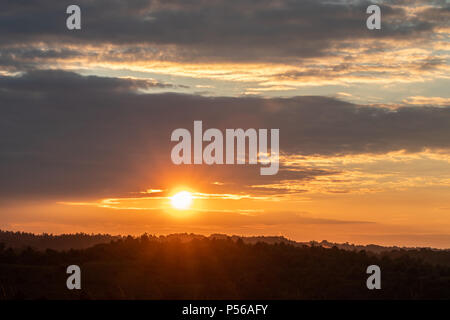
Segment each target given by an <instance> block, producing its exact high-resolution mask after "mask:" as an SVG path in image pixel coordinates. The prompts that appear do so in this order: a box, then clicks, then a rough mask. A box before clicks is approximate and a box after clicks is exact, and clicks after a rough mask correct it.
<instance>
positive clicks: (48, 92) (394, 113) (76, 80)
mask: <svg viewBox="0 0 450 320" xmlns="http://www.w3.org/2000/svg"><path fill="white" fill-rule="evenodd" d="M145 85H146V84H145V83H142V82H139V81H138V82H137V81H135V80H128V79H111V78H102V77H83V76H80V75H78V74H75V73H69V72H63V71H34V72H29V73H27V74H24V75H22V76H20V77H0V193H1V194H2V196H3V197H15V196H20V195H27V196H31V195H33V194H35V195H41V196H42V195H43V194H44V195H59V196H68V195H81V194H84V195H91V196H94V195H106V196H110V195H111V194H114V193H116V192H117V193H119V192H122V193H123V192H128V191H137V190H144V189H145V188H146V187H149V186H154V187H156V186H164V183H166V182H167V181H174V180H175V181H177V182H183V181H187V182H188V181H192V179H194V180H195V181H196V183H198V184H202V183H204V184H208V183H211V182H213V181H227V182H230V183H235V184H237V185H240V186H241V187H242V186H243V185H245V184H248V185H251V184H253V183H270V182H274V181H279V180H283V179H298V180H300V179H311V178H314V177H315V176H318V175H324V174H332V172H327V171H323V170H310V169H307V168H305V170H299V171H286V170H283V168H282V170H281V171H280V172H279V174H278V175H276V176H270V177H262V176H259V169H258V168H256V167H254V166H252V167H248V166H243V167H239V166H231V167H230V166H213V167H196V166H179V167H177V166H174V165H172V164H171V160H170V151H171V148H172V147H173V145H174V143H171V142H170V134H171V132H172V131H173V130H174V129H176V128H188V129H190V130H192V126H193V121H194V120H203V124H204V128H210V127H213V128H219V129H222V130H224V129H225V128H239V127H241V128H250V127H253V128H280V147H281V151H282V152H284V153H286V154H294V153H295V154H304V155H312V154H317V155H336V154H357V153H384V152H388V151H394V150H401V149H404V150H407V151H410V152H414V151H419V150H422V149H424V148H449V147H450V108H435V107H420V108H417V107H403V108H399V109H396V110H391V109H386V108H378V107H369V106H358V105H354V104H350V103H346V102H342V101H339V100H335V99H331V98H326V97H318V96H310V97H296V98H290V99H261V98H207V97H199V96H191V95H180V94H170V93H166V94H138V93H136V90H137V89H139V88H141V87H142V86H145ZM284 169H286V168H284Z"/></svg>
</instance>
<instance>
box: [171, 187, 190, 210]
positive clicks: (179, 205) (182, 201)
mask: <svg viewBox="0 0 450 320" xmlns="http://www.w3.org/2000/svg"><path fill="white" fill-rule="evenodd" d="M170 202H171V204H172V206H173V207H174V208H175V209H179V210H186V209H188V208H189V207H190V206H191V203H192V193H190V192H188V191H181V192H178V193H177V194H175V195H173V196H172V197H171V198H170Z"/></svg>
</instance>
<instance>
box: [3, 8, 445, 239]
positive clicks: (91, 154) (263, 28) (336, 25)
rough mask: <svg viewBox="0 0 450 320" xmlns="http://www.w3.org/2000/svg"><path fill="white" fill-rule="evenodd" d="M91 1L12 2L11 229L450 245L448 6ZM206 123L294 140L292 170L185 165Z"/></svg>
mask: <svg viewBox="0 0 450 320" xmlns="http://www.w3.org/2000/svg"><path fill="white" fill-rule="evenodd" d="M74 3H75V2H74ZM74 3H72V2H70V3H69V2H65V1H60V0H37V1H32V2H30V1H19V0H11V1H8V0H0V229H3V230H14V231H27V232H36V233H40V232H48V233H74V232H88V233H91V232H94V233H110V234H133V235H138V234H141V233H144V232H147V233H151V234H168V233H175V232H194V233H200V234H206V235H208V234H212V233H227V234H237V235H283V236H286V237H288V238H290V239H293V240H297V241H309V240H318V241H320V240H323V239H326V240H328V241H333V242H346V241H348V242H352V243H358V244H368V243H376V244H380V245H399V246H432V247H439V248H444V247H446V248H450V90H449V88H450V64H449V62H450V4H449V2H448V1H444V0H442V1H432V0H430V1H426V0H408V1H407V0H398V1H395V0H392V1H370V2H368V1H360V0H332V1H325V0H311V1H309V0H305V1H301V0H298V1H295V0H259V1H252V0H160V1H152V0H136V1H119V0H116V1H111V0H100V1H89V0H78V1H76V4H77V5H79V6H80V8H81V17H82V29H81V30H68V29H67V28H66V18H67V17H68V15H67V14H66V8H67V6H68V5H70V4H74ZM372 3H377V4H379V5H380V7H381V12H382V29H381V30H368V29H367V27H366V19H367V17H368V16H369V15H368V14H366V8H367V7H368V5H370V4H372ZM194 120H201V121H203V126H204V128H205V129H206V128H218V129H220V130H223V131H224V130H225V129H226V128H243V129H248V128H256V129H258V128H268V129H270V128H279V129H280V153H281V155H280V170H279V172H278V174H276V175H273V176H261V175H260V172H259V166H254V165H211V166H208V165H179V166H176V165H174V164H172V162H171V158H170V154H171V150H172V148H173V146H174V145H175V143H174V142H171V141H170V136H171V132H172V131H173V130H175V129H177V128H187V129H189V130H192V128H193V122H194ZM181 191H187V192H189V193H190V194H191V195H192V204H191V205H190V206H189V208H188V209H177V208H175V207H174V205H173V202H171V197H172V196H173V195H175V194H176V193H177V192H181Z"/></svg>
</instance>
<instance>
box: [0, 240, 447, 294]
mask: <svg viewBox="0 0 450 320" xmlns="http://www.w3.org/2000/svg"><path fill="white" fill-rule="evenodd" d="M72 264H75V265H79V266H80V267H81V275H82V277H81V278H82V281H81V282H82V289H81V290H68V289H67V287H66V279H67V277H68V276H69V275H67V274H66V268H67V266H69V265H72ZM372 264H375V265H379V266H380V268H381V284H382V289H381V290H368V289H367V287H366V279H367V277H368V276H369V275H367V274H366V268H367V266H369V265H372ZM0 299H450V252H449V251H434V250H430V249H422V250H390V251H384V252H382V253H377V254H375V253H373V252H368V251H349V250H343V249H338V248H336V247H335V248H323V247H320V246H313V247H311V246H303V245H295V244H285V243H281V244H268V243H263V242H259V243H253V244H248V243H244V242H243V241H242V240H239V239H238V240H236V239H231V238H225V239H212V238H193V239H191V240H189V241H182V240H180V239H177V238H164V239H162V238H157V237H148V236H146V235H145V236H142V237H139V238H131V237H128V238H119V239H116V240H113V241H112V242H110V243H101V244H97V245H94V246H92V247H89V248H85V249H77V250H73V249H72V250H66V251H56V250H51V249H47V250H36V249H31V248H28V249H21V250H19V249H17V248H15V249H12V248H8V247H7V246H6V245H0Z"/></svg>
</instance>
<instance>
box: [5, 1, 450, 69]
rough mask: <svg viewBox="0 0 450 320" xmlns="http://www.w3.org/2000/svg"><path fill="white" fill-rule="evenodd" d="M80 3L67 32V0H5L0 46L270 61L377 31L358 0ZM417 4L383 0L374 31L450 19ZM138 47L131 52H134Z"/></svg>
mask: <svg viewBox="0 0 450 320" xmlns="http://www.w3.org/2000/svg"><path fill="white" fill-rule="evenodd" d="M77 4H78V5H79V6H80V7H81V10H82V30H80V31H77V32H71V31H69V30H67V29H66V26H65V19H66V17H67V15H66V14H65V9H66V3H62V2H61V1H57V0H39V1H35V2H33V3H32V4H27V5H24V4H23V3H22V2H20V1H5V0H3V1H2V13H1V21H2V22H1V23H0V29H1V30H2V33H1V35H0V45H8V46H12V45H17V44H24V43H32V42H40V43H55V42H59V43H65V44H67V45H70V44H75V43H80V42H81V43H84V44H86V45H89V44H97V43H99V42H102V43H105V44H117V45H127V46H130V45H138V44H147V45H150V46H152V47H153V50H156V51H158V50H159V49H158V48H160V49H163V51H164V52H165V51H169V52H170V50H171V49H174V50H176V51H177V52H178V54H177V55H176V56H177V59H178V60H193V59H194V60H195V59H197V58H200V59H201V60H205V59H208V60H214V61H217V60H224V59H225V60H234V61H238V60H247V61H249V60H252V61H254V60H262V61H268V60H269V61H273V60H276V59H277V58H283V59H286V58H295V59H297V58H299V57H300V58H305V57H312V56H321V55H329V54H330V52H329V51H328V49H329V48H332V49H333V50H338V49H339V47H342V46H348V45H349V44H350V43H352V42H353V43H354V42H355V41H357V40H364V39H370V38H373V37H374V33H371V32H370V31H369V30H367V28H366V26H365V20H366V18H367V14H366V8H367V7H368V6H369V5H370V4H371V3H370V2H368V1H362V0H361V1H325V0H321V1H317V0H303V1H289V0H278V1H272V0H263V1H252V0H239V1H228V0H214V1H205V0H192V1H185V0H176V1H158V0H154V1H150V0H148V1H142V0H135V1H128V2H127V3H126V4H125V3H123V2H122V1H106V0H101V1H95V2H93V1H88V0H80V1H78V3H77ZM420 4H421V7H420V10H417V4H416V5H415V6H414V5H412V6H408V5H407V4H406V3H405V4H404V5H403V6H402V7H400V6H398V5H396V4H395V2H390V1H384V2H382V3H381V4H380V6H381V8H382V13H383V29H382V30H383V32H379V33H377V34H376V35H375V37H376V38H378V39H397V40H403V39H411V40H414V41H417V40H418V39H426V38H427V37H429V36H430V34H432V33H433V32H434V30H435V29H436V28H438V27H442V26H446V25H448V24H446V22H445V21H448V19H447V18H448V12H449V11H448V5H446V4H445V3H444V2H443V1H440V2H434V3H433V6H431V5H429V2H428V1H421V2H420ZM347 41H349V43H347V44H346V42H347ZM136 49H137V51H135V52H134V54H139V49H138V47H137V48H136ZM128 50H133V49H131V48H130V47H128ZM66 53H67V52H66ZM69 53H70V52H69ZM60 54H62V52H61V53H60Z"/></svg>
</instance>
